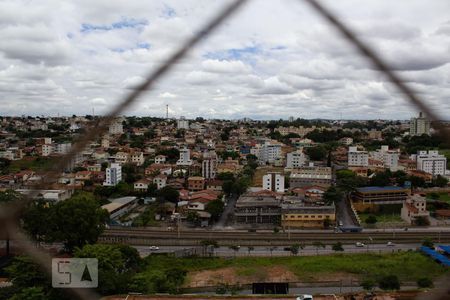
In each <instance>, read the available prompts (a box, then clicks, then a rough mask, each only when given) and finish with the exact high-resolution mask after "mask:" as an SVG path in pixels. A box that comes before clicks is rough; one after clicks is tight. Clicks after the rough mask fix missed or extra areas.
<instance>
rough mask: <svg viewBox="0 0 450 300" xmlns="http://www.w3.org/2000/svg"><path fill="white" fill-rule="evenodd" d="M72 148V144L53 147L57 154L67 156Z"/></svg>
mask: <svg viewBox="0 0 450 300" xmlns="http://www.w3.org/2000/svg"><path fill="white" fill-rule="evenodd" d="M71 147H72V143H61V144H56V145H55V152H56V153H58V154H61V155H63V154H67V153H69V151H70V148H71Z"/></svg>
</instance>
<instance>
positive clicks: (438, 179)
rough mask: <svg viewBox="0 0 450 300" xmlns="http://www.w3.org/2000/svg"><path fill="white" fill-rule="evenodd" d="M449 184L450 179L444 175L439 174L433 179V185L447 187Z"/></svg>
mask: <svg viewBox="0 0 450 300" xmlns="http://www.w3.org/2000/svg"><path fill="white" fill-rule="evenodd" d="M447 184H448V179H447V178H445V177H444V176H441V175H438V176H437V177H436V178H435V179H433V185H434V186H438V187H446V186H447Z"/></svg>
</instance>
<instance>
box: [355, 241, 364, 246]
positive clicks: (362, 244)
mask: <svg viewBox="0 0 450 300" xmlns="http://www.w3.org/2000/svg"><path fill="white" fill-rule="evenodd" d="M355 246H356V247H364V246H365V245H364V243H361V242H356V244H355Z"/></svg>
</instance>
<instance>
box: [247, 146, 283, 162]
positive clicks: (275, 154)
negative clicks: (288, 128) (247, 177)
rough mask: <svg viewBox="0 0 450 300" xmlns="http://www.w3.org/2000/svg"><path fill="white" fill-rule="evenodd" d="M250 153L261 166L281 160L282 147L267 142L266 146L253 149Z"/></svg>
mask: <svg viewBox="0 0 450 300" xmlns="http://www.w3.org/2000/svg"><path fill="white" fill-rule="evenodd" d="M250 153H251V154H253V155H255V156H256V157H257V158H258V163H259V164H260V165H265V164H266V163H274V162H275V161H276V160H277V159H279V158H281V145H280V144H271V143H270V142H267V141H266V142H265V143H264V144H262V145H258V146H256V147H255V148H252V149H251V150H250Z"/></svg>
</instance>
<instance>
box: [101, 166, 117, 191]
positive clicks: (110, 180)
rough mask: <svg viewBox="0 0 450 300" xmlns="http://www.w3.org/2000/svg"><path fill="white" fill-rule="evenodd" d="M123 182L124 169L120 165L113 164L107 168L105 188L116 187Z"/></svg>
mask: <svg viewBox="0 0 450 300" xmlns="http://www.w3.org/2000/svg"><path fill="white" fill-rule="evenodd" d="M121 180H122V167H121V166H120V164H118V163H112V164H111V166H110V167H109V168H106V180H105V182H103V185H105V186H116V185H117V184H118V183H119V182H120V181H121Z"/></svg>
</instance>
